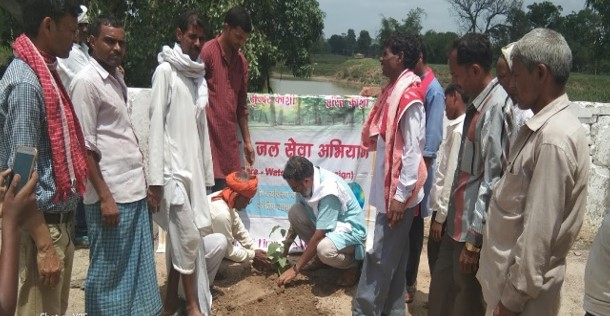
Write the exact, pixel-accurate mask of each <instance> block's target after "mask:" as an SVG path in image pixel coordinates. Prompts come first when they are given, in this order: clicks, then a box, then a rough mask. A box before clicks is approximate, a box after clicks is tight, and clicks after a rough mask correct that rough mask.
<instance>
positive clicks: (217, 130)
mask: <svg viewBox="0 0 610 316" xmlns="http://www.w3.org/2000/svg"><path fill="white" fill-rule="evenodd" d="M218 39H219V38H218V37H217V38H215V39H213V40H211V41H209V42H207V43H206V44H205V45H204V46H203V49H202V50H201V56H200V57H201V60H203V62H204V63H205V65H206V74H205V79H206V81H207V83H208V90H209V105H208V106H207V109H206V114H207V117H208V127H209V132H210V146H211V148H212V161H213V165H214V178H225V176H226V175H227V174H229V173H231V172H234V171H239V170H240V169H241V162H240V161H241V160H240V157H239V152H240V151H239V141H238V139H237V126H238V124H237V123H238V121H239V119H240V118H242V117H247V116H248V104H247V102H246V97H247V90H248V62H247V61H246V58H245V57H244V55H243V54H242V53H241V52H236V53H235V55H233V56H231V57H230V59H229V58H228V57H227V55H226V53H225V52H224V51H223V50H222V46H221V45H220V41H219V40H218Z"/></svg>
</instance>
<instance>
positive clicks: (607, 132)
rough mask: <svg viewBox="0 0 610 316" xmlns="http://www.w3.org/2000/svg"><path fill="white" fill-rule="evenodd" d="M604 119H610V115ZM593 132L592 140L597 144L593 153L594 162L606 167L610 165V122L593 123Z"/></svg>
mask: <svg viewBox="0 0 610 316" xmlns="http://www.w3.org/2000/svg"><path fill="white" fill-rule="evenodd" d="M601 119H602V118H600V120H601ZM603 119H609V120H610V117H604V118H603ZM591 132H592V135H593V136H592V138H593V139H592V141H593V144H594V146H595V150H594V151H593V152H592V153H591V155H592V156H593V163H595V164H596V165H600V166H605V167H608V166H610V141H609V140H610V124H609V123H605V122H598V123H597V124H594V125H593V127H592V129H591Z"/></svg>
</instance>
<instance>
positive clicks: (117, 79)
mask: <svg viewBox="0 0 610 316" xmlns="http://www.w3.org/2000/svg"><path fill="white" fill-rule="evenodd" d="M90 45H91V48H92V57H93V58H92V59H91V61H90V64H89V65H88V66H87V67H86V68H85V69H83V70H82V71H81V72H79V73H78V74H77V75H76V77H74V79H73V80H72V84H71V86H70V94H71V95H72V98H73V99H74V104H77V107H76V113H77V115H78V117H79V119H80V121H81V125H82V129H83V134H84V135H85V146H86V147H87V161H88V165H89V181H88V183H87V191H86V193H85V196H84V200H83V202H84V204H85V214H86V217H87V224H89V237H90V238H91V239H90V240H91V250H90V252H89V258H90V260H89V271H88V273H87V280H86V281H85V312H87V314H88V315H159V314H160V313H161V309H162V307H161V296H160V295H159V289H158V287H157V273H156V271H155V261H154V257H153V236H152V229H151V217H150V214H149V212H148V207H147V203H146V181H145V174H144V159H143V156H142V153H141V151H140V148H139V146H138V140H137V138H136V135H135V133H134V130H133V127H132V125H131V120H130V118H129V114H128V108H127V86H126V85H125V82H124V81H123V75H122V74H121V73H120V72H119V71H118V69H117V67H118V66H119V65H120V64H121V61H122V60H123V56H124V55H125V30H124V28H123V26H122V25H121V24H120V23H119V22H118V21H117V20H116V19H115V18H113V17H100V18H98V19H97V20H96V21H94V22H93V24H92V25H91V42H90Z"/></svg>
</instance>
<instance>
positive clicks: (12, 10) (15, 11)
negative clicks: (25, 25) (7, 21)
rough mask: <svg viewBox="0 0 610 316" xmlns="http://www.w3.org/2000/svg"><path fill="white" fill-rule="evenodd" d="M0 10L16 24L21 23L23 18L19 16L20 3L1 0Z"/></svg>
mask: <svg viewBox="0 0 610 316" xmlns="http://www.w3.org/2000/svg"><path fill="white" fill-rule="evenodd" d="M0 8H2V9H4V10H6V12H7V13H8V14H10V15H11V16H12V17H13V18H14V19H15V21H16V22H18V23H22V22H23V17H22V16H21V14H22V12H21V1H18V0H2V1H0Z"/></svg>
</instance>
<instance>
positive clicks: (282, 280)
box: [277, 267, 298, 286]
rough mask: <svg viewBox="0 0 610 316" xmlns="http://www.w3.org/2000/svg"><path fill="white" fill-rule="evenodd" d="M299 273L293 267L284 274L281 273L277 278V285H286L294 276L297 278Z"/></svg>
mask: <svg viewBox="0 0 610 316" xmlns="http://www.w3.org/2000/svg"><path fill="white" fill-rule="evenodd" d="M297 275H298V272H297V270H296V269H295V268H294V267H292V268H290V269H288V270H286V271H284V273H282V275H280V277H279V279H277V285H278V286H283V285H286V284H288V283H290V281H292V280H294V278H296V277H297Z"/></svg>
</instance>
